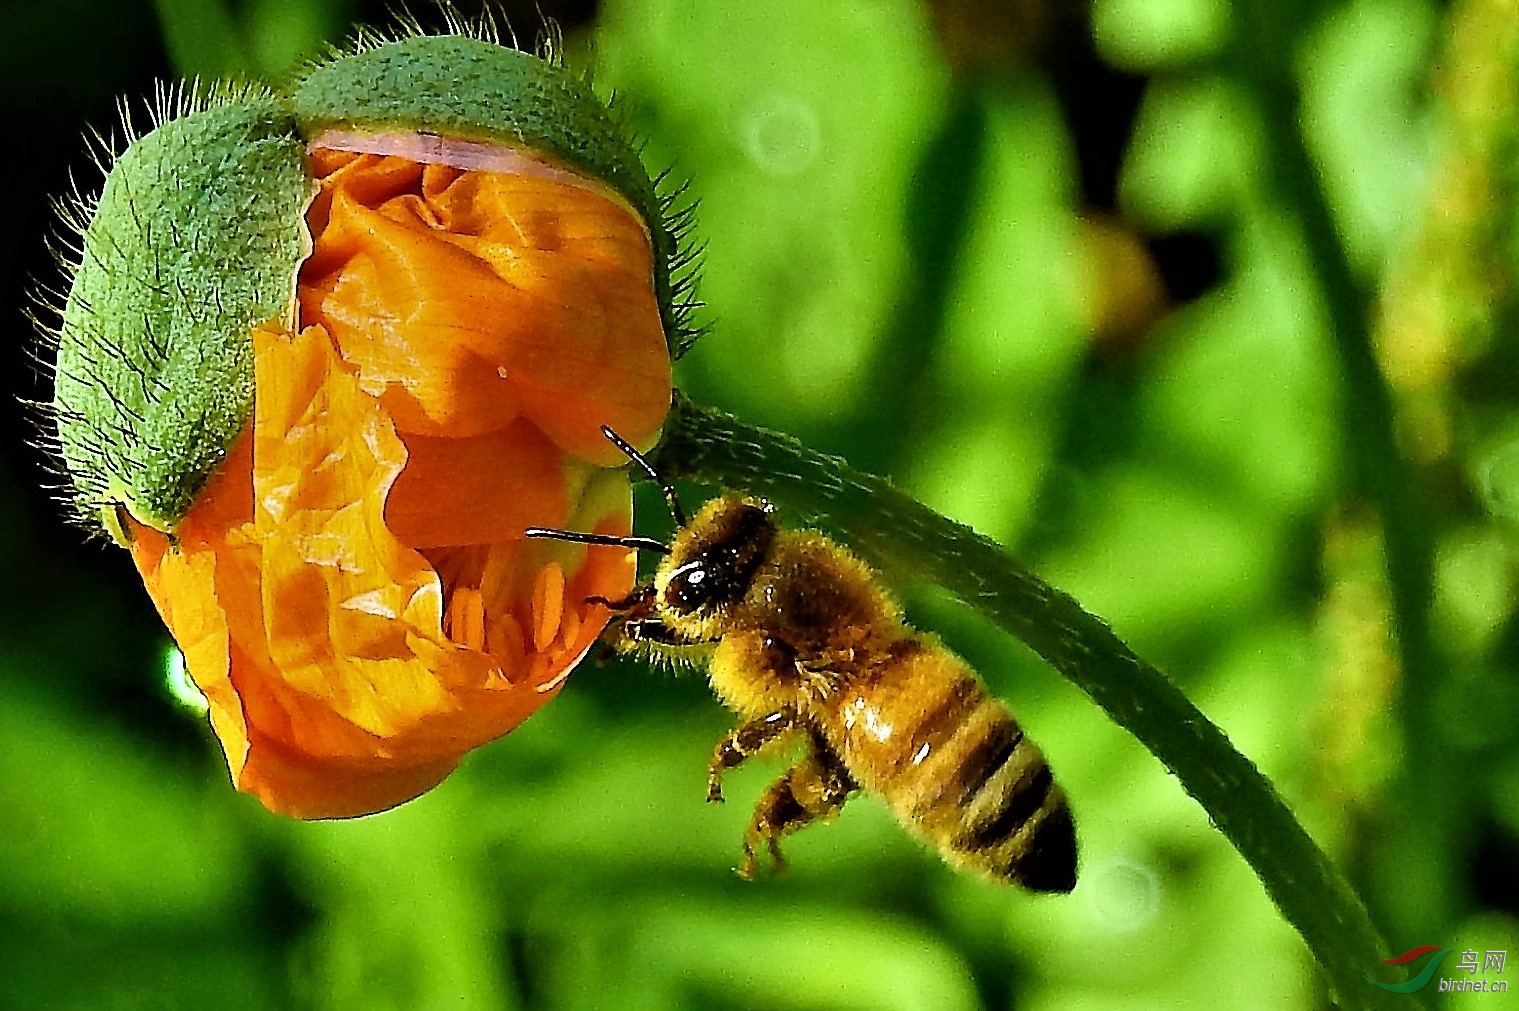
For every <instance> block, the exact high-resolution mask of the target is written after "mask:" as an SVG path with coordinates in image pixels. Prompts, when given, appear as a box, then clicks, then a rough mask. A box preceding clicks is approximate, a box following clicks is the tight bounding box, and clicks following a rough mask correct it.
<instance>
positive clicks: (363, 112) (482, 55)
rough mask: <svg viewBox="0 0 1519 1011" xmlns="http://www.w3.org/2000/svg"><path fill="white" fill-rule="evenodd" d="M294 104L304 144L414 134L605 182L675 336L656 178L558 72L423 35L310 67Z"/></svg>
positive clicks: (601, 109) (526, 58)
mask: <svg viewBox="0 0 1519 1011" xmlns="http://www.w3.org/2000/svg"><path fill="white" fill-rule="evenodd" d="M292 108H293V109H294V111H295V117H296V120H297V122H299V123H300V128H301V132H302V133H303V134H304V135H305V136H306V137H308V138H310V137H314V136H316V135H317V134H319V133H321V132H322V131H324V130H337V129H341V130H359V131H365V132H370V131H372V132H375V133H388V132H396V131H398V130H419V131H424V132H430V133H436V134H440V135H442V136H445V137H455V138H458V139H461V140H478V141H491V142H496V143H501V144H506V145H508V146H510V147H515V148H521V149H525V150H530V151H533V152H535V153H539V154H545V155H548V156H550V157H551V158H554V159H557V160H559V161H562V162H563V163H565V164H566V165H567V166H569V167H570V168H573V169H575V170H577V171H579V172H581V173H583V174H584V175H587V176H590V177H592V178H594V179H598V180H600V181H602V182H604V183H606V184H607V185H609V186H611V187H612V188H613V189H615V190H616V191H617V192H618V193H620V194H622V196H623V197H624V198H626V199H627V201H628V202H629V203H630V204H632V205H633V207H634V209H635V210H637V211H638V213H639V214H640V215H641V216H642V217H643V220H644V223H645V224H646V225H647V226H648V228H649V234H650V237H651V239H652V240H653V245H654V290H655V294H656V295H657V296H658V299H659V307H660V315H661V318H662V321H663V323H664V330H665V334H666V338H667V339H668V340H670V341H672V342H675V341H677V340H678V339H679V334H680V333H681V332H682V330H683V327H682V324H681V321H680V320H679V319H678V310H677V306H676V302H677V299H676V298H675V297H674V294H673V291H672V285H671V276H670V275H671V269H672V260H674V258H675V256H676V238H675V236H674V235H673V234H672V233H671V231H670V228H669V226H668V224H667V223H666V221H665V219H664V213H663V210H664V208H663V205H662V203H661V201H660V198H659V194H658V192H657V190H656V187H655V184H654V181H653V180H652V179H651V178H650V177H649V173H648V171H647V170H646V169H645V168H644V166H643V162H642V160H640V158H639V156H638V150H637V149H636V148H635V147H634V146H633V144H632V142H631V141H630V140H629V138H628V132H627V129H626V128H625V127H624V126H623V125H622V124H621V123H619V122H618V120H617V118H616V117H615V116H613V114H612V113H611V111H610V110H609V109H608V108H607V106H606V103H605V102H603V101H601V100H600V99H599V98H597V97H596V94H595V92H593V91H592V90H591V88H590V87H589V86H588V85H587V84H586V83H585V81H583V80H582V79H581V78H580V77H578V76H576V75H575V74H573V73H571V72H570V71H568V70H566V69H565V68H563V67H561V66H559V65H558V64H555V63H550V62H548V61H545V60H542V59H539V58H538V57H536V56H533V55H532V54H530V53H524V52H521V51H519V50H516V49H506V48H503V47H501V46H498V45H494V44H492V43H489V42H483V41H481V40H479V39H472V38H468V37H465V36H458V35H444V36H431V35H421V36H416V37H414V38H408V39H401V40H400V41H398V42H390V43H386V44H385V45H381V46H378V47H376V48H374V49H371V50H368V51H366V52H361V53H358V54H356V55H353V56H348V57H344V58H343V59H339V60H335V61H333V62H332V63H328V64H325V65H324V66H321V67H318V68H316V69H315V70H314V71H312V72H311V73H310V74H309V75H308V76H307V77H306V79H305V80H304V81H303V82H302V83H301V85H300V86H299V87H298V88H297V89H296V91H295V94H294V96H293V99H292ZM676 350H680V349H677V348H675V347H673V346H672V351H676Z"/></svg>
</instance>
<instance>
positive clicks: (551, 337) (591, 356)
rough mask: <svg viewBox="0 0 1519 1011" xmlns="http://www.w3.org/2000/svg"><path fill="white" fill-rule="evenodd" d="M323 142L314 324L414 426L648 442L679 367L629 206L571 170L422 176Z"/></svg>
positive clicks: (576, 440) (576, 451) (312, 276)
mask: <svg viewBox="0 0 1519 1011" xmlns="http://www.w3.org/2000/svg"><path fill="white" fill-rule="evenodd" d="M398 162H399V163H400V165H401V166H402V167H404V166H410V165H411V163H410V162H407V161H406V160H405V159H400V158H396V157H394V156H383V157H382V156H378V155H354V154H346V153H336V152H324V151H317V152H314V154H313V163H314V165H315V167H316V171H317V173H318V175H319V176H321V177H322V178H321V185H322V188H323V193H322V196H321V198H320V203H319V205H318V208H317V213H316V214H314V215H313V221H314V228H316V227H319V231H318V234H317V244H316V250H315V251H314V252H313V255H312V256H311V258H310V259H309V260H308V261H307V262H306V264H305V265H304V266H303V267H302V271H301V285H300V302H301V318H302V322H303V323H305V324H308V325H309V324H317V323H319V324H322V325H324V326H326V327H327V328H328V330H329V332H331V334H332V336H333V338H334V340H336V342H337V344H338V347H339V348H340V349H341V350H342V354H343V357H344V359H345V360H346V361H347V362H349V363H350V364H351V365H352V366H353V367H354V368H355V369H356V371H357V373H358V376H359V378H360V380H361V382H362V383H363V386H364V388H365V389H366V390H368V391H370V392H372V393H375V394H376V395H378V396H379V397H380V399H381V401H382V402H383V403H384V404H385V406H386V407H387V409H388V410H389V411H390V412H391V414H392V416H393V417H394V419H395V423H396V427H397V429H398V430H400V431H401V432H403V433H407V432H416V433H420V434H424V435H433V436H462V435H473V434H478V433H480V432H484V431H490V430H493V429H497V428H500V427H501V426H502V425H504V424H505V423H507V422H509V421H510V420H512V419H513V418H516V417H525V418H527V419H528V420H529V421H531V422H532V424H533V425H535V426H536V427H537V428H539V429H540V430H541V431H543V432H544V433H545V434H546V435H547V436H548V437H549V438H550V439H552V440H553V441H554V443H555V444H556V445H557V446H559V448H560V449H561V450H563V451H565V452H568V453H570V454H572V455H573V456H575V457H578V458H580V459H583V460H588V461H591V462H594V463H597V464H601V465H603V466H615V465H617V464H618V463H619V460H618V454H617V450H616V449H615V448H613V447H611V446H610V445H608V443H607V441H606V439H605V438H603V437H602V435H601V431H600V429H601V426H602V425H610V426H611V427H613V428H614V429H616V430H617V431H619V432H621V433H623V434H624V437H625V438H628V439H629V440H630V441H632V442H634V444H636V445H648V444H649V442H650V441H651V440H652V439H653V437H654V436H655V434H656V433H657V431H658V428H659V425H660V424H661V423H662V421H663V418H664V414H665V412H666V410H667V409H668V397H669V392H670V360H669V353H668V350H667V346H666V343H665V336H664V331H663V328H662V324H661V321H660V316H659V306H658V303H657V301H656V300H655V296H654V292H653V286H652V282H651V278H652V255H653V254H652V252H651V250H650V245H649V239H648V234H647V232H646V231H645V229H644V227H643V225H642V223H640V222H639V221H638V219H637V218H636V217H635V216H634V215H633V214H631V213H630V212H629V211H628V210H627V209H626V208H625V207H623V206H622V205H620V204H618V203H616V202H615V201H613V200H610V199H608V198H606V197H604V196H601V195H599V194H597V193H595V192H592V191H591V190H589V189H586V188H582V187H578V186H575V185H572V184H570V183H567V182H564V181H562V180H558V179H545V178H538V177H531V176H516V175H503V174H496V173H489V172H466V171H461V170H459V169H454V168H449V167H446V166H437V165H432V166H426V167H421V168H418V167H416V166H412V168H413V169H414V170H416V171H417V172H418V173H419V175H420V178H419V179H418V180H417V187H416V188H415V189H409V188H406V187H403V186H401V185H399V184H398V182H397V179H398V176H402V175H404V174H405V173H404V171H401V169H400V168H398V166H397V163H398Z"/></svg>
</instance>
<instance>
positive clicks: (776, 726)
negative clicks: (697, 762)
mask: <svg viewBox="0 0 1519 1011" xmlns="http://www.w3.org/2000/svg"><path fill="white" fill-rule="evenodd" d="M798 719H799V717H798V716H797V712H796V709H795V708H794V707H792V706H784V707H782V708H780V709H777V710H776V711H775V712H773V713H770V714H769V715H766V716H761V717H760V718H759V719H757V720H750V721H749V722H748V723H743V724H740V725H739V726H737V727H735V728H734V729H733V732H732V733H730V734H729V735H728V736H727V737H724V738H723V739H722V740H720V741H718V742H717V747H715V748H713V749H712V761H711V763H710V764H709V765H708V766H707V803H709V804H721V803H722V802H723V773H725V772H727V771H728V770H729V769H736V768H738V767H739V766H740V765H742V764H744V762H745V761H746V760H747V759H749V758H751V757H752V756H754V755H757V754H759V753H760V752H761V751H763V750H765V748H767V747H769V746H770V745H772V744H774V743H775V742H776V741H778V740H780V739H781V738H782V737H785V736H786V735H787V734H789V733H791V732H792V731H793V730H795V729H796V728H797V725H798Z"/></svg>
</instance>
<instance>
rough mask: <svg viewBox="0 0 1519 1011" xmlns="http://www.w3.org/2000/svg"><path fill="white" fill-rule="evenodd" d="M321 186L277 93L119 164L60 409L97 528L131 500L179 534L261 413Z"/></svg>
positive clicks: (65, 439) (81, 275) (68, 325)
mask: <svg viewBox="0 0 1519 1011" xmlns="http://www.w3.org/2000/svg"><path fill="white" fill-rule="evenodd" d="M311 192H312V184H311V182H310V179H309V175H308V172H307V170H306V163H305V147H304V144H303V142H302V141H301V139H300V136H299V135H298V133H297V132H296V129H295V124H294V122H293V120H292V119H291V118H290V115H289V113H288V111H286V110H285V109H284V108H283V107H282V106H281V105H280V104H279V103H278V102H277V101H276V100H275V99H274V98H272V97H263V96H256V95H255V96H245V97H241V98H237V99H232V100H227V101H225V102H220V103H218V104H214V105H212V106H211V107H210V108H206V109H203V110H200V111H196V112H191V113H190V114H188V115H185V116H183V117H181V118H178V119H172V120H170V121H168V122H166V123H164V124H163V125H161V126H159V127H158V128H157V129H155V130H153V131H152V132H151V133H148V134H147V135H145V136H143V137H141V138H140V139H138V140H137V141H135V142H134V143H132V144H131V146H130V147H128V148H127V150H126V151H125V152H124V153H123V154H122V155H121V156H120V157H119V158H118V159H117V160H116V162H115V164H114V165H113V166H112V168H111V170H110V173H109V175H108V176H107V177H106V182H105V188H104V190H103V191H102V192H101V195H100V201H99V205H98V207H97V209H96V211H95V214H94V217H93V219H92V220H91V221H90V223H89V225H88V226H87V228H86V229H85V231H84V235H83V257H82V259H81V261H80V264H79V269H78V273H77V275H76V276H75V278H74V283H73V286H72V288H71V290H70V292H69V295H68V301H67V303H66V304H65V308H64V314H63V324H62V327H61V328H60V331H59V348H58V372H57V380H56V384H55V395H54V401H53V406H54V408H55V410H56V416H57V424H58V436H59V441H60V443H61V450H62V455H63V460H64V463H65V465H66V466H67V469H68V471H69V475H70V477H71V479H72V481H73V484H74V488H75V491H76V493H77V503H78V507H79V512H80V514H81V515H82V516H83V517H84V518H85V519H86V520H88V521H92V522H94V523H96V524H99V523H100V522H101V519H100V517H101V514H102V513H103V512H108V513H109V512H114V510H115V509H116V507H117V505H118V504H121V505H125V507H126V508H127V509H128V510H129V511H130V512H131V513H132V515H133V516H135V517H136V518H137V519H138V520H140V521H141V522H143V523H146V524H148V525H149V526H152V527H156V528H158V529H160V530H164V531H168V532H172V531H173V530H174V529H175V528H176V526H177V525H178V523H179V521H180V520H181V519H183V518H184V516H185V514H186V513H187V512H188V511H189V510H190V507H191V505H192V504H194V502H195V500H196V498H197V497H198V496H199V494H200V492H201V490H202V489H203V488H204V487H205V484H206V482H207V481H208V480H210V478H211V476H212V475H213V474H214V473H215V472H216V469H217V467H218V466H219V465H220V463H221V462H222V460H223V459H224V458H225V457H226V455H227V451H228V450H229V449H230V448H231V446H232V443H233V442H234V441H235V440H236V439H237V437H238V435H239V434H240V433H241V432H242V431H243V429H244V428H245V427H246V426H247V423H248V421H249V419H250V418H251V416H252V412H253V361H252V345H251V340H250V335H251V332H252V330H253V328H254V327H255V326H257V325H258V324H260V323H265V322H270V321H275V322H278V323H281V324H288V323H290V322H292V321H293V315H294V306H295V281H296V272H297V270H298V268H299V266H300V263H301V261H302V260H303V259H304V258H305V256H306V255H307V250H308V248H309V240H308V237H307V234H306V228H305V221H304V211H305V208H306V205H307V203H308V202H309V200H310V197H311ZM105 525H106V526H107V527H108V528H109V527H110V524H109V523H107V524H105Z"/></svg>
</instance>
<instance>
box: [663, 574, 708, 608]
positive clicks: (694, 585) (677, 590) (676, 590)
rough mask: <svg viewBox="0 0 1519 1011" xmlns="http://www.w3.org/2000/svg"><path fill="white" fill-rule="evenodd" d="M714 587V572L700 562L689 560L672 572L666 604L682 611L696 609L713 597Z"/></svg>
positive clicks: (666, 593) (666, 591)
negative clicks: (710, 571)
mask: <svg viewBox="0 0 1519 1011" xmlns="http://www.w3.org/2000/svg"><path fill="white" fill-rule="evenodd" d="M713 589H714V581H713V579H712V574H711V573H709V572H708V571H707V569H706V567H705V566H703V565H702V563H700V562H688V563H687V564H685V565H682V566H681V567H680V568H678V569H676V570H675V571H674V572H673V573H671V575H670V583H669V586H668V587H667V588H666V590H665V606H666V607H669V608H671V609H673V610H675V611H678V612H680V613H689V612H691V611H695V610H696V609H697V608H699V607H702V606H704V605H705V604H707V603H708V602H709V601H710V600H711V599H712V592H713Z"/></svg>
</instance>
